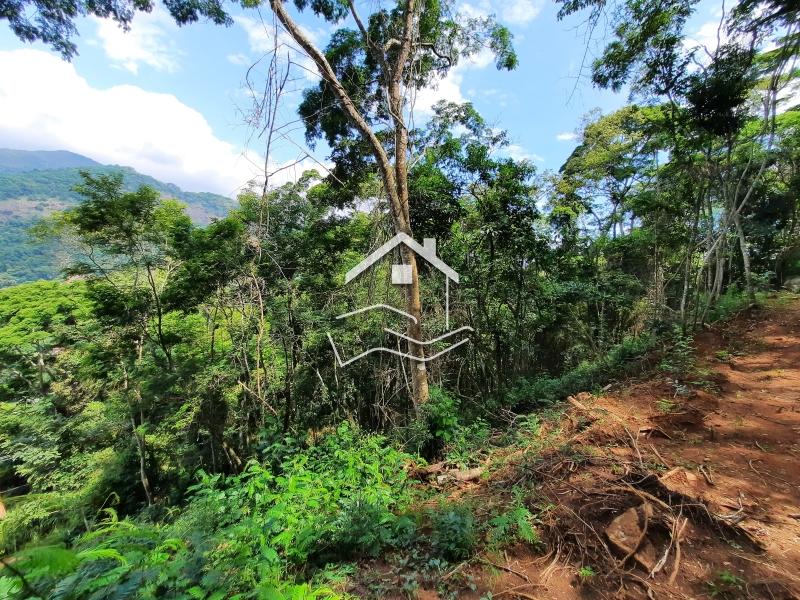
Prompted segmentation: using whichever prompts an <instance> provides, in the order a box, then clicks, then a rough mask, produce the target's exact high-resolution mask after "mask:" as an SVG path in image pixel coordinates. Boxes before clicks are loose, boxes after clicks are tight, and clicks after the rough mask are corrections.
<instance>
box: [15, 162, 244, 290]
mask: <svg viewBox="0 0 800 600" xmlns="http://www.w3.org/2000/svg"><path fill="white" fill-rule="evenodd" d="M82 170H86V171H89V172H91V173H95V174H99V173H114V172H121V173H122V174H123V176H124V182H125V187H126V188H127V189H130V190H135V189H137V188H138V187H140V186H142V185H148V186H151V187H153V188H155V189H156V190H158V191H159V192H160V193H161V195H162V196H163V197H165V198H175V199H177V200H180V201H181V202H183V203H185V204H186V205H187V211H186V212H187V213H188V214H189V216H190V217H191V218H192V220H193V221H195V222H196V223H198V224H201V225H204V224H206V223H208V222H209V221H210V220H211V219H212V218H213V217H223V216H225V214H227V212H228V211H229V210H230V209H231V208H232V207H233V206H234V204H235V203H234V201H233V200H231V199H230V198H227V197H225V196H220V195H219V194H211V193H206V192H201V193H197V192H185V191H183V190H182V189H180V188H179V187H178V186H176V185H173V184H171V183H164V182H162V181H159V180H157V179H154V178H153V177H150V176H148V175H142V174H141V173H139V172H137V171H136V170H134V169H132V168H130V167H122V166H116V165H101V164H100V163H98V162H96V161H93V160H92V159H90V158H87V157H85V156H81V155H80V154H75V153H73V152H66V151H25V150H8V149H0V287H5V286H9V285H15V284H17V283H22V282H24V281H33V280H36V279H53V278H55V277H57V276H58V275H59V273H60V271H61V269H62V268H63V267H64V266H66V264H67V263H68V262H69V261H70V257H69V256H67V255H65V254H64V252H63V251H62V250H61V249H59V248H58V247H57V246H56V245H55V244H48V243H45V244H38V243H32V242H31V241H30V240H29V237H28V234H27V229H28V228H29V227H30V226H31V225H32V224H33V223H35V222H36V220H38V219H40V218H41V217H44V216H47V215H48V214H50V213H52V212H54V211H57V210H64V209H66V208H70V207H71V206H75V205H76V204H77V203H78V201H79V200H80V196H79V195H78V194H77V193H76V192H74V191H73V188H74V187H75V185H76V184H77V183H79V182H80V174H79V173H80V171H82Z"/></svg>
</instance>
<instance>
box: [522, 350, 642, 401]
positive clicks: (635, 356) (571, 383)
mask: <svg viewBox="0 0 800 600" xmlns="http://www.w3.org/2000/svg"><path fill="white" fill-rule="evenodd" d="M655 347H656V337H655V336H653V335H642V336H639V337H635V338H627V339H625V340H624V341H623V342H622V343H620V344H618V345H616V346H614V347H613V348H612V349H611V350H610V351H609V352H608V354H606V355H605V356H602V357H601V358H599V359H597V360H595V361H586V362H583V363H581V364H580V365H578V367H576V368H575V369H572V370H570V371H568V372H566V373H565V374H564V375H562V376H560V377H539V378H536V379H529V380H521V381H520V382H518V383H517V384H516V386H515V387H514V388H513V389H512V390H510V391H509V394H508V398H509V401H510V404H511V405H512V406H514V407H516V408H517V409H520V408H523V407H529V406H547V405H548V404H552V403H553V402H556V401H557V400H560V399H563V398H566V397H567V396H569V395H571V394H576V393H578V392H580V391H586V390H593V389H595V388H598V387H601V386H603V385H605V384H606V383H609V382H610V381H611V380H612V379H613V378H616V377H620V376H624V374H626V373H632V372H634V370H635V369H638V368H641V366H640V363H639V362H638V360H639V359H641V358H642V357H643V356H644V355H645V354H646V353H647V352H649V351H650V350H652V349H654V348H655Z"/></svg>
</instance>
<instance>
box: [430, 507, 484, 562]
mask: <svg viewBox="0 0 800 600" xmlns="http://www.w3.org/2000/svg"><path fill="white" fill-rule="evenodd" d="M431 527H432V531H431V543H432V545H433V549H434V550H435V551H436V552H437V553H438V554H439V555H441V556H443V557H444V558H446V559H448V560H463V559H465V558H468V557H469V556H470V555H471V554H472V552H473V549H474V547H475V544H476V542H477V537H478V536H477V531H476V527H475V517H473V515H472V511H471V510H470V509H469V507H467V506H465V505H458V504H454V505H445V506H443V507H441V508H439V509H438V510H436V511H434V512H433V513H432V514H431Z"/></svg>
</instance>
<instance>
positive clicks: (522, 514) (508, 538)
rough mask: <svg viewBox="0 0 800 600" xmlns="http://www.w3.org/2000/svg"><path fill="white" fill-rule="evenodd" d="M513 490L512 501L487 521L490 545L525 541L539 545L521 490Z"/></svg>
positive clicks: (532, 520)
mask: <svg viewBox="0 0 800 600" xmlns="http://www.w3.org/2000/svg"><path fill="white" fill-rule="evenodd" d="M513 492H514V501H513V503H512V505H511V506H510V507H509V508H508V510H506V511H504V512H502V513H500V514H499V515H497V516H495V517H494V518H492V519H491V520H490V521H489V527H490V529H489V534H488V541H489V544H490V546H502V545H504V544H513V543H516V542H527V543H528V544H531V545H534V546H539V545H540V544H541V540H540V539H539V534H538V533H537V532H536V530H535V529H534V527H533V522H534V515H533V514H532V513H531V511H530V510H528V508H527V507H526V506H525V504H524V503H523V494H522V490H520V489H519V488H515V489H514V490H513Z"/></svg>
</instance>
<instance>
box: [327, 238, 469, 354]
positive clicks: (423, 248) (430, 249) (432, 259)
mask: <svg viewBox="0 0 800 600" xmlns="http://www.w3.org/2000/svg"><path fill="white" fill-rule="evenodd" d="M400 244H405V245H406V246H407V247H408V248H410V249H411V250H413V251H414V252H415V253H416V254H417V255H418V256H420V257H422V258H424V259H425V260H426V261H428V262H429V263H430V264H431V265H432V266H434V267H436V268H437V269H438V270H439V271H440V272H441V273H442V274H444V281H445V284H444V290H445V292H444V296H445V297H444V314H445V317H444V319H445V330H446V331H445V332H444V333H442V334H441V335H439V336H437V337H435V338H433V339H430V340H417V339H414V338H412V337H409V336H407V335H405V334H403V333H400V332H399V331H395V330H394V329H389V328H384V330H383V331H384V332H385V333H388V334H389V335H393V336H395V337H397V338H398V339H402V340H406V341H407V342H414V343H416V344H419V345H420V346H423V347H424V346H430V345H432V344H436V343H437V342H443V341H445V340H449V339H451V338H453V337H454V336H457V335H459V334H466V333H469V332H472V331H473V329H472V327H469V326H466V325H464V326H462V327H459V328H457V329H452V330H451V329H450V282H451V281H453V282H455V283H458V282H459V278H458V273H456V272H455V271H454V270H453V269H452V268H451V267H450V266H449V265H447V264H446V263H445V262H444V261H443V260H442V259H441V258H439V257H438V256H436V240H435V239H433V238H425V239H424V240H423V243H422V245H420V244H419V243H418V242H417V241H415V240H414V238H412V237H411V236H409V235H408V234H405V233H398V234H397V235H396V236H394V237H393V238H392V239H390V240H389V241H388V242H386V243H385V244H383V245H382V246H381V247H380V248H378V249H377V250H375V251H374V252H373V253H372V254H370V255H369V256H367V258H365V259H364V260H362V261H361V262H360V263H358V264H357V265H356V266H355V267H353V268H352V269H350V270H349V271H348V272H347V275H346V276H345V279H344V282H345V284H347V283H350V282H351V281H353V280H354V279H355V278H356V277H358V276H359V275H361V274H362V273H363V272H364V271H366V270H367V269H369V268H370V267H371V266H373V265H374V264H375V263H377V262H378V261H379V260H380V259H382V258H383V257H384V256H386V255H387V254H388V253H389V252H391V251H392V250H394V248H396V247H397V246H399V245H400ZM392 284H393V285H397V286H403V285H410V284H411V265H405V264H396V265H392ZM381 309H382V310H388V311H391V312H394V313H397V314H399V315H401V316H403V317H406V318H407V319H410V320H411V321H413V322H414V323H417V318H416V317H414V315H411V314H409V313H407V312H405V311H403V310H400V309H399V308H396V307H394V306H389V305H388V304H373V305H371V306H365V307H364V308H359V309H356V310H353V311H351V312H347V313H344V314H342V315H339V316H337V317H336V318H337V319H347V318H348V317H352V316H354V315H358V314H361V313H366V312H369V311H371V310H381ZM328 340H329V341H330V343H331V347H332V348H333V353H334V355H335V356H336V361H337V362H338V363H339V366H340V367H346V366H347V365H349V364H351V363H354V362H355V361H357V360H359V359H361V358H364V357H365V356H367V355H369V354H373V353H375V352H387V353H389V354H394V355H396V356H399V357H401V358H408V359H410V360H413V361H417V362H429V361H432V360H434V359H435V358H438V357H440V356H442V355H443V354H447V353H448V352H450V351H451V350H455V349H456V348H458V347H459V346H461V345H463V344H466V343H467V342H468V341H469V338H468V337H464V338H463V339H460V340H459V341H456V342H454V343H452V344H450V345H449V346H447V347H446V348H444V349H443V350H440V351H438V352H436V353H434V354H431V355H429V356H414V355H413V354H409V353H407V352H401V351H399V350H395V349H393V348H387V347H386V346H377V347H375V348H369V349H368V350H365V351H364V352H361V353H360V354H358V355H356V356H354V357H353V358H350V359H348V360H342V357H341V355H340V354H339V350H338V349H337V348H336V344H335V343H334V341H333V337H332V336H331V334H330V333H328Z"/></svg>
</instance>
